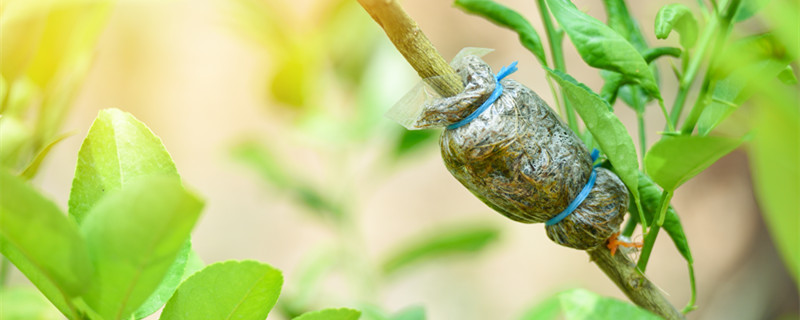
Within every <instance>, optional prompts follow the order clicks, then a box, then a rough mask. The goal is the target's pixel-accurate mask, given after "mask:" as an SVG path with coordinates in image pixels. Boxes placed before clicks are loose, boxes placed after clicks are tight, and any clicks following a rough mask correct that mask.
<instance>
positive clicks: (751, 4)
mask: <svg viewBox="0 0 800 320" xmlns="http://www.w3.org/2000/svg"><path fill="white" fill-rule="evenodd" d="M767 3H769V0H747V1H742V3H741V4H740V5H739V9H738V10H736V15H735V16H734V17H733V21H735V22H740V21H744V20H747V19H749V18H750V17H752V16H754V15H755V14H756V13H758V11H760V10H761V9H762V8H764V6H766V5H767Z"/></svg>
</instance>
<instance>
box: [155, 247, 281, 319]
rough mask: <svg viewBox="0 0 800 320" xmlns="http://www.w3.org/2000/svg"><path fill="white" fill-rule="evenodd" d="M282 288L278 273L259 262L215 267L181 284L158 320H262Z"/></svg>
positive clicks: (217, 264) (230, 262)
mask: <svg viewBox="0 0 800 320" xmlns="http://www.w3.org/2000/svg"><path fill="white" fill-rule="evenodd" d="M281 285H283V276H282V275H281V272H280V271H279V270H278V269H275V268H273V267H271V266H269V265H267V264H264V263H260V262H258V261H252V260H245V261H234V260H228V261H223V262H218V263H214V264H211V265H208V266H207V267H205V269H203V270H201V271H199V272H197V273H195V274H194V275H192V276H191V277H189V278H188V279H186V281H184V282H183V284H181V286H180V287H179V288H178V291H177V292H175V295H173V296H172V299H170V300H169V302H167V306H166V307H164V310H163V311H162V313H161V318H159V319H162V320H170V319H243V320H247V319H253V320H261V319H265V318H266V317H267V315H268V314H269V311H270V310H272V307H273V306H275V302H276V301H278V296H279V295H280V292H281Z"/></svg>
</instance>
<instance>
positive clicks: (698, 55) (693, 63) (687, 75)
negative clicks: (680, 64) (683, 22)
mask: <svg viewBox="0 0 800 320" xmlns="http://www.w3.org/2000/svg"><path fill="white" fill-rule="evenodd" d="M718 24H719V17H718V16H717V15H713V16H712V17H711V20H710V21H709V22H708V25H706V27H705V29H703V34H702V35H701V36H700V42H699V44H698V45H697V49H696V50H695V53H694V56H692V57H690V59H689V64H688V67H687V68H686V69H685V70H683V77H682V78H681V79H680V83H679V85H678V94H677V95H676V98H675V101H674V102H673V104H672V109H671V113H670V121H671V122H672V123H673V124H675V125H677V124H678V120H679V119H680V116H681V112H682V111H683V105H684V104H685V103H686V96H687V94H688V91H689V89H690V88H691V87H692V83H693V82H694V78H695V76H697V71H698V70H699V69H700V65H701V64H702V62H703V60H704V59H705V56H706V50H708V46H709V45H710V44H711V40H712V39H713V36H714V34H715V33H716V31H717V25H718Z"/></svg>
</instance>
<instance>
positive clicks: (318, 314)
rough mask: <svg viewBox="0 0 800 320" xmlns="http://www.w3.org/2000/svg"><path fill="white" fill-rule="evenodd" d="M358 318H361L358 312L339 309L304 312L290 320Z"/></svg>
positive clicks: (354, 319) (347, 319)
mask: <svg viewBox="0 0 800 320" xmlns="http://www.w3.org/2000/svg"><path fill="white" fill-rule="evenodd" d="M358 318H361V312H359V311H358V310H353V309H347V308H339V309H324V310H320V311H311V312H306V313H304V314H301V315H300V316H299V317H295V318H293V319H292V320H358Z"/></svg>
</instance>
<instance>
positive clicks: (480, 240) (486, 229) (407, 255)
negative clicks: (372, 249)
mask: <svg viewBox="0 0 800 320" xmlns="http://www.w3.org/2000/svg"><path fill="white" fill-rule="evenodd" d="M499 236H500V229H499V228H497V227H493V226H477V227H451V228H449V230H446V231H442V230H436V231H435V232H427V233H425V234H421V235H416V236H414V237H413V238H412V239H413V240H410V241H411V242H410V243H409V244H407V245H405V246H404V247H402V248H401V249H399V250H396V251H395V253H394V254H392V255H391V256H390V257H389V258H388V259H386V260H384V262H383V264H382V265H383V267H382V269H383V272H384V273H385V274H392V273H394V272H396V271H397V270H399V269H401V268H404V267H408V266H410V265H413V264H416V263H419V262H422V261H426V260H430V259H432V258H437V257H440V256H443V255H447V254H454V253H473V252H478V251H480V250H482V249H484V248H485V247H486V246H487V245H489V244H490V243H492V242H494V241H496V240H497V239H498V237H499Z"/></svg>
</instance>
